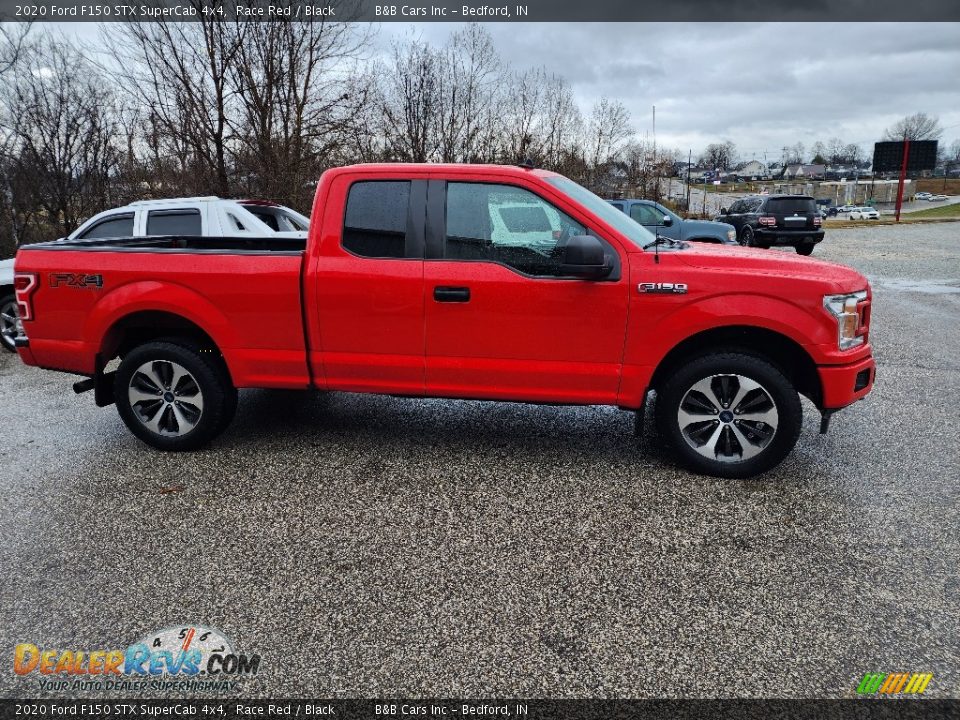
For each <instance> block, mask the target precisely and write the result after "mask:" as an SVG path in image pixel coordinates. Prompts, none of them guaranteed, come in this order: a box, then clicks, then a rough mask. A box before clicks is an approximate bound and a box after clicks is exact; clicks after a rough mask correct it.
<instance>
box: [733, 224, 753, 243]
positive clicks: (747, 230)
mask: <svg viewBox="0 0 960 720" xmlns="http://www.w3.org/2000/svg"><path fill="white" fill-rule="evenodd" d="M737 240H739V241H740V244H741V245H743V246H744V247H754V245H755V244H756V240H755V238H754V234H753V228H752V227H750V226H749V225H744V226H743V228H741V230H740V235H738V236H737Z"/></svg>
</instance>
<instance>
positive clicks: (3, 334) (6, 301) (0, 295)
mask: <svg viewBox="0 0 960 720" xmlns="http://www.w3.org/2000/svg"><path fill="white" fill-rule="evenodd" d="M19 327H20V321H19V320H18V319H17V299H16V297H15V295H14V292H13V259H12V258H11V259H10V260H3V261H2V262H0V346H3V349H4V350H7V351H9V352H13V351H15V350H16V347H15V345H14V340H15V338H16V337H17V335H18V334H19Z"/></svg>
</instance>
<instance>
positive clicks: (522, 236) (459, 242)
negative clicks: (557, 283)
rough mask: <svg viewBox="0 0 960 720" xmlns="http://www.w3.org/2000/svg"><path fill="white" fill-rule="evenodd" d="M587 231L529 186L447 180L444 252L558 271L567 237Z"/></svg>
mask: <svg viewBox="0 0 960 720" xmlns="http://www.w3.org/2000/svg"><path fill="white" fill-rule="evenodd" d="M586 232H587V230H586V228H585V227H583V225H581V224H580V223H578V222H576V221H575V220H574V219H573V218H571V217H570V216H569V215H567V214H566V213H564V212H562V211H560V210H558V209H557V208H555V207H554V206H553V205H551V204H550V203H548V202H547V201H546V200H543V199H542V198H540V197H538V196H537V195H534V194H533V193H532V192H529V191H528V190H524V189H522V188H518V187H513V186H510V185H489V184H485V183H457V182H451V183H447V220H446V237H445V242H444V257H445V258H448V259H451V260H485V261H487V262H496V263H501V264H503V265H508V266H510V267H512V268H515V269H516V270H519V271H520V272H522V273H525V274H528V275H540V276H550V275H558V274H559V272H560V264H561V262H562V259H563V248H564V246H565V245H566V242H567V240H568V239H570V238H571V237H572V236H574V235H585V234H586Z"/></svg>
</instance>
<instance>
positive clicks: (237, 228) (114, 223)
mask: <svg viewBox="0 0 960 720" xmlns="http://www.w3.org/2000/svg"><path fill="white" fill-rule="evenodd" d="M309 223H310V221H309V219H307V218H306V217H304V216H303V215H301V214H300V213H298V212H296V211H294V210H291V209H290V208H288V207H284V206H283V205H279V204H277V203H273V202H269V201H264V200H225V199H223V198H218V197H188V198H168V199H162V200H140V201H138V202H133V203H130V204H129V205H126V206H124V207H119V208H114V209H112V210H106V211H104V212H102V213H99V214H97V215H94V216H93V217H92V218H90V219H89V220H87V221H86V222H85V223H83V224H82V225H81V226H80V227H78V228H77V229H76V230H74V231H73V232H72V233H70V235H69V236H68V238H67V239H69V240H91V239H95V238H108V237H142V236H145V235H193V236H231V237H264V236H273V237H298V238H305V237H306V236H307V228H308V226H309Z"/></svg>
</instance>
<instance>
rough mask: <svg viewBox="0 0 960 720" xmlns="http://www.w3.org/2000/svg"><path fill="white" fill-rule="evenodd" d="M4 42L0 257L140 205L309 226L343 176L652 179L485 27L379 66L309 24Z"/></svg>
mask: <svg viewBox="0 0 960 720" xmlns="http://www.w3.org/2000/svg"><path fill="white" fill-rule="evenodd" d="M13 27H14V28H15V29H10V26H7V28H5V29H3V31H2V34H0V74H2V82H0V257H6V256H9V255H10V254H12V253H13V252H14V249H15V247H16V246H17V245H18V244H23V243H30V242H36V241H41V240H48V239H51V238H55V237H60V236H63V235H66V234H68V233H70V232H71V231H72V230H74V229H75V228H76V227H77V226H78V225H79V224H80V223H82V222H83V221H84V220H85V219H86V218H87V217H89V216H90V215H92V214H94V213H96V212H98V211H101V210H103V209H106V208H109V207H115V206H118V205H123V204H126V203H128V202H131V201H133V200H136V199H144V198H151V197H169V196H188V195H219V196H223V197H258V198H268V199H272V200H276V201H278V202H281V203H284V204H287V205H290V206H292V207H294V208H297V209H300V210H306V211H309V208H310V205H311V203H312V200H313V193H314V191H315V187H316V181H317V179H318V178H319V176H320V175H321V173H322V172H323V171H324V170H325V169H327V168H330V167H333V166H337V165H343V164H347V163H352V162H379V161H383V162H484V163H485V162H503V163H516V162H520V161H522V160H524V159H526V158H530V159H532V160H533V161H534V163H536V164H537V165H538V166H541V167H547V168H551V169H555V170H558V171H560V172H563V173H564V174H567V175H569V176H571V177H573V178H575V179H577V180H580V181H582V182H585V183H587V184H589V185H591V186H593V187H594V188H596V189H598V190H600V191H605V190H606V189H607V188H606V187H605V185H606V184H607V183H608V179H609V178H610V177H611V170H612V169H613V168H617V175H616V177H617V179H618V182H622V181H624V180H628V181H633V182H634V183H643V182H646V181H647V178H648V177H652V174H653V172H654V165H655V164H656V163H655V162H654V161H655V160H656V159H657V157H655V156H654V154H652V152H651V149H650V148H648V147H646V146H645V145H644V144H643V143H639V142H637V141H636V140H635V139H634V133H633V129H632V127H631V119H630V113H629V112H628V111H627V109H626V107H625V106H624V105H623V104H622V103H620V102H619V101H616V100H610V99H601V100H599V101H598V102H597V103H596V104H595V105H594V106H593V107H591V108H589V109H587V110H586V111H584V110H583V109H581V108H580V107H579V106H578V104H577V102H576V101H575V99H574V96H573V91H572V89H571V87H570V84H569V83H568V82H567V81H566V80H565V79H564V78H563V77H562V76H560V75H557V74H554V73H551V72H548V71H547V70H546V69H544V68H534V69H531V70H524V71H519V70H516V69H514V68H512V67H511V66H510V65H509V64H507V63H506V62H504V61H503V60H502V59H501V58H500V56H499V55H498V53H497V51H496V48H495V47H494V43H493V41H492V38H491V37H490V35H489V33H488V32H487V31H486V30H485V29H484V28H483V27H482V26H479V25H468V26H464V27H463V29H461V30H460V31H458V32H456V33H454V34H453V35H451V36H450V38H449V40H448V41H447V42H446V43H445V44H443V45H442V46H435V45H431V44H428V43H426V42H423V41H421V40H419V39H417V38H416V37H409V38H406V39H403V40H400V41H397V42H394V43H393V45H392V48H391V50H390V52H389V53H388V54H387V55H386V56H384V57H380V58H371V57H370V53H369V48H370V46H371V30H370V28H369V26H367V25H362V24H349V23H326V22H322V21H319V20H318V21H316V22H310V21H305V22H269V23H266V22H264V23H244V22H229V21H217V20H210V19H206V18H201V19H200V20H199V21H197V22H191V23H174V22H163V21H158V22H151V23H142V24H139V23H126V24H107V25H104V26H103V28H102V30H101V40H102V47H103V48H106V51H105V52H104V51H101V52H97V53H93V52H87V51H86V50H85V49H84V48H83V47H80V46H78V45H77V44H75V43H74V42H70V41H67V40H65V39H64V38H62V37H55V36H53V35H52V34H50V33H45V32H42V31H40V30H38V29H37V28H34V29H33V31H32V32H31V31H29V29H28V28H24V27H23V26H19V27H18V26H13ZM661 155H664V156H665V154H664V153H661Z"/></svg>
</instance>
